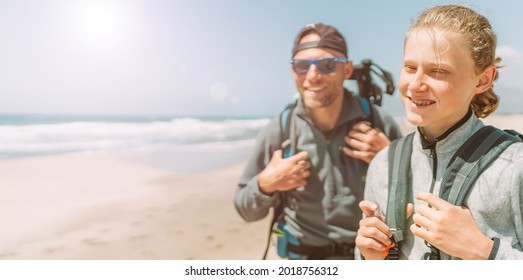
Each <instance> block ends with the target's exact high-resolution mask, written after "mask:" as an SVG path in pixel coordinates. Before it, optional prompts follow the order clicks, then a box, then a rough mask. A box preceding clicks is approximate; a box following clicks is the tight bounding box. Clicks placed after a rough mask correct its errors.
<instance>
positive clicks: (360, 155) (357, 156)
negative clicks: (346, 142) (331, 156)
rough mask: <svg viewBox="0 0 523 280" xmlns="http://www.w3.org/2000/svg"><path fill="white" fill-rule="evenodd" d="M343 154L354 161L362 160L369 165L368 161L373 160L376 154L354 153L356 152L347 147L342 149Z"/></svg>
mask: <svg viewBox="0 0 523 280" xmlns="http://www.w3.org/2000/svg"><path fill="white" fill-rule="evenodd" d="M342 150H343V152H344V153H345V154H346V155H347V156H349V157H352V158H355V159H359V160H362V161H364V162H365V163H370V161H371V160H372V159H373V158H374V156H375V155H376V153H372V152H362V151H356V150H351V149H349V148H347V147H343V149H342Z"/></svg>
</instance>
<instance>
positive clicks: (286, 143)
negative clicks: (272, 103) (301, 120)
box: [280, 103, 296, 158]
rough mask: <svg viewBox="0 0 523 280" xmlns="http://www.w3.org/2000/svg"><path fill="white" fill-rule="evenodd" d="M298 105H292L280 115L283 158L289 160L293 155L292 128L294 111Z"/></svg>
mask: <svg viewBox="0 0 523 280" xmlns="http://www.w3.org/2000/svg"><path fill="white" fill-rule="evenodd" d="M295 108H296V103H291V104H289V105H287V107H285V109H284V110H283V111H282V112H281V113H280V144H281V148H282V151H283V157H284V158H287V157H290V156H291V155H292V152H293V151H292V141H291V137H290V136H291V126H292V124H291V123H292V118H293V111H294V109H295Z"/></svg>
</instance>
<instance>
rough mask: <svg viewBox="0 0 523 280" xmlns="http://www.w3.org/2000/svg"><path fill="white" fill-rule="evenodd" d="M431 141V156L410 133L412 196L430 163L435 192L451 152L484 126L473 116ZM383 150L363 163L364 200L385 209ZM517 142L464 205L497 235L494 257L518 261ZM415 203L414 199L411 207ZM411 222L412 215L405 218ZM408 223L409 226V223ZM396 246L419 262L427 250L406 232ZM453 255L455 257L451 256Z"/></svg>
mask: <svg viewBox="0 0 523 280" xmlns="http://www.w3.org/2000/svg"><path fill="white" fill-rule="evenodd" d="M463 121H464V123H463V124H462V125H461V126H460V127H458V128H456V129H455V130H453V131H452V132H450V133H449V134H448V135H447V136H446V137H444V138H443V139H442V140H439V141H438V142H436V145H435V153H436V154H435V157H431V156H430V153H431V150H433V149H431V148H427V147H425V149H424V148H423V147H422V146H423V144H422V142H423V141H422V140H421V135H420V132H419V131H416V132H415V135H414V139H413V149H412V156H411V168H413V169H412V174H413V175H412V186H413V194H416V193H419V192H429V189H430V186H431V183H432V181H433V167H434V163H436V168H437V169H436V170H437V172H436V175H435V185H434V191H433V193H434V194H436V195H437V194H439V191H440V183H441V180H442V177H443V174H444V173H445V168H446V166H447V165H448V163H449V161H450V159H451V157H452V155H454V153H455V152H456V151H457V149H458V148H459V147H460V146H461V145H462V144H463V143H464V141H465V140H466V139H468V138H470V137H471V136H472V135H473V134H474V133H475V132H476V131H478V130H479V129H480V128H481V127H483V126H484V124H483V123H482V122H481V121H480V120H479V119H478V118H477V117H476V116H475V115H474V114H471V116H470V117H469V118H468V119H465V120H463ZM387 155H388V148H386V149H383V150H382V151H381V152H380V153H378V155H377V156H376V157H375V158H374V160H373V161H372V162H371V164H370V166H369V171H368V175H367V178H368V180H367V183H366V189H365V200H370V201H373V202H376V203H377V204H378V206H379V209H381V211H382V212H383V213H385V211H386V209H387V195H388V169H389V168H388V159H387ZM522 166H523V143H515V144H512V145H511V146H509V147H508V148H507V149H506V150H505V151H504V152H503V153H502V154H501V155H500V156H499V158H497V159H496V160H495V161H494V162H493V163H492V164H491V166H490V167H488V168H487V169H486V170H485V171H484V172H483V173H482V174H481V175H480V177H479V178H478V179H477V181H476V183H475V184H474V186H473V187H472V190H471V192H470V194H469V197H468V198H467V199H466V201H465V205H466V206H467V207H468V208H469V209H470V211H471V213H472V217H473V219H474V221H475V222H476V225H477V226H478V228H479V229H480V230H481V232H483V234H485V235H486V236H488V237H491V238H493V237H497V238H499V239H500V240H501V241H500V246H499V249H498V251H497V254H496V256H495V258H496V259H523V252H522V249H523V243H522V242H523V216H522V213H523V204H522V202H523V168H522ZM420 203H421V202H419V201H416V200H415V201H414V205H415V209H416V207H417V206H418V205H420ZM409 222H410V223H412V219H409ZM409 226H410V224H409ZM409 226H407V230H406V232H405V234H406V237H405V240H403V241H402V243H401V246H400V251H401V254H400V259H414V260H419V259H421V258H422V256H423V254H424V253H425V252H430V249H429V248H428V247H427V246H426V245H425V244H424V241H423V240H422V239H421V238H415V237H414V235H413V234H412V233H411V231H410V230H409ZM452 258H453V259H455V257H452Z"/></svg>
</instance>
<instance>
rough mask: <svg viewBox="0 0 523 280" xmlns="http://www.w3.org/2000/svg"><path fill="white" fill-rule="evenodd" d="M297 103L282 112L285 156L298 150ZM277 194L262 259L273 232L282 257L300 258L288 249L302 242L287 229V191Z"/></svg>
mask: <svg viewBox="0 0 523 280" xmlns="http://www.w3.org/2000/svg"><path fill="white" fill-rule="evenodd" d="M356 97H357V99H358V101H359V103H360V106H361V109H362V111H363V114H364V115H365V118H366V119H368V120H369V121H370V122H371V124H372V122H373V118H372V110H371V105H370V103H369V101H368V100H367V99H365V98H362V97H359V96H356ZM296 105H297V101H296V102H294V103H291V104H289V105H287V107H285V109H284V110H283V111H282V112H281V113H280V143H281V149H282V154H283V158H288V157H290V156H292V155H293V154H294V152H295V150H296V149H295V147H296V137H295V135H291V134H293V133H294V130H292V129H291V127H292V122H293V112H294V109H295V108H296ZM277 195H279V196H280V203H279V204H278V205H276V206H274V207H273V216H272V220H271V223H270V227H269V234H268V237H267V243H266V245H265V251H264V253H263V257H262V259H263V260H265V259H266V258H267V253H268V251H269V247H270V241H271V236H272V234H273V233H274V234H276V236H278V241H277V245H276V248H277V252H278V255H279V256H280V257H282V258H299V257H300V255H298V254H295V253H292V252H289V251H288V250H287V244H288V243H290V244H293V245H296V246H299V245H300V244H299V241H298V239H297V238H296V237H295V236H294V235H292V234H291V233H290V231H289V230H288V229H287V226H286V225H285V222H284V220H283V208H284V207H285V206H284V203H283V201H284V199H285V192H277Z"/></svg>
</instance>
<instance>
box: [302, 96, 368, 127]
mask: <svg viewBox="0 0 523 280" xmlns="http://www.w3.org/2000/svg"><path fill="white" fill-rule="evenodd" d="M371 106H372V105H371ZM371 110H372V109H371ZM296 115H297V116H300V117H301V118H303V119H305V120H306V121H308V122H309V123H311V124H312V123H313V122H312V119H311V118H310V117H309V115H308V114H307V112H306V111H305V106H304V104H303V100H302V99H301V97H300V98H298V100H297V106H296ZM363 118H365V114H364V113H363V109H362V108H361V105H360V102H359V100H358V98H357V97H355V96H353V95H352V92H350V91H348V90H347V89H345V88H344V94H343V105H342V108H341V115H340V116H339V118H338V121H337V123H336V126H335V127H334V129H336V128H338V127H339V126H342V125H345V124H346V123H349V122H355V121H357V120H360V119H363Z"/></svg>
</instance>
